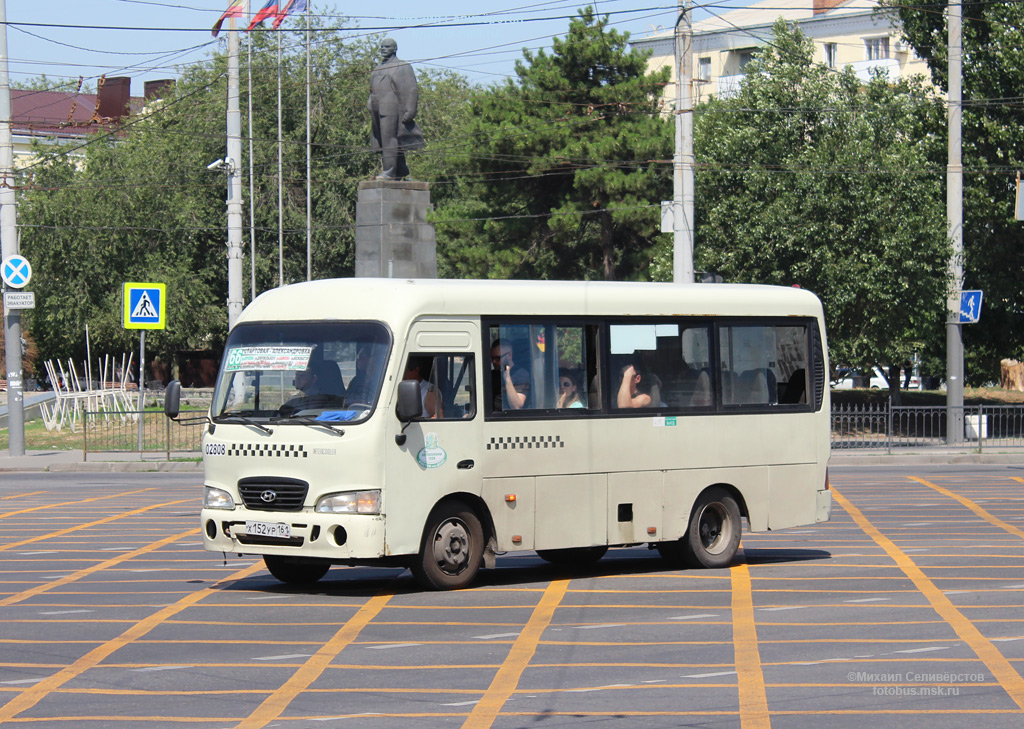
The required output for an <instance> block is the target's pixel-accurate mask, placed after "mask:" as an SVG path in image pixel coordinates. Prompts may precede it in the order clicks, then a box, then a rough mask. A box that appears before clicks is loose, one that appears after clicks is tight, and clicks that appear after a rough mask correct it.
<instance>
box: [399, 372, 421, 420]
mask: <svg viewBox="0 0 1024 729" xmlns="http://www.w3.org/2000/svg"><path fill="white" fill-rule="evenodd" d="M422 414H423V403H422V401H421V400H420V383H418V382H417V381H416V380H402V381H401V382H399V383H398V420H399V422H401V423H409V422H410V421H412V420H415V419H416V418H418V417H420V415H422Z"/></svg>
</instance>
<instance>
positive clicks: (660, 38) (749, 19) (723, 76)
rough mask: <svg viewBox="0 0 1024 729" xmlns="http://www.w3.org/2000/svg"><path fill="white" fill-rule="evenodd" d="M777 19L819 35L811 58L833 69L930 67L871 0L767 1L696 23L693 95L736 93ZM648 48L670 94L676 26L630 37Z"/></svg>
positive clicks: (899, 71) (861, 71)
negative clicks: (667, 76) (667, 78)
mask: <svg viewBox="0 0 1024 729" xmlns="http://www.w3.org/2000/svg"><path fill="white" fill-rule="evenodd" d="M779 18H784V19H785V20H786V21H788V22H789V23H795V24H796V25H797V26H798V27H799V28H800V31H801V32H802V33H803V34H804V35H805V36H807V37H808V38H810V39H811V40H812V41H813V42H814V59H815V60H816V61H817V62H819V63H822V64H824V65H826V66H828V67H829V68H834V69H836V70H839V69H842V68H844V67H846V66H850V67H852V68H853V71H854V73H856V74H857V76H858V77H859V78H862V79H863V80H864V81H867V80H868V79H869V78H870V74H871V72H872V70H874V69H879V68H880V69H883V70H884V71H885V72H886V73H887V74H888V76H889V78H890V79H892V80H897V79H899V78H902V77H906V76H913V75H918V74H920V75H923V76H925V77H927V76H928V67H927V65H926V64H925V62H924V61H923V60H921V59H920V58H918V57H917V56H916V55H914V52H913V50H912V49H911V48H909V47H908V46H907V45H906V44H904V43H903V42H902V41H900V34H899V29H898V26H897V25H896V24H897V23H898V20H897V19H896V18H895V17H894V16H892V15H889V14H885V13H882V12H880V11H879V6H878V3H877V2H875V1H874V0H762V1H761V2H757V3H753V4H751V5H749V6H748V7H745V8H737V9H735V10H728V11H726V12H721V13H716V14H715V15H713V16H712V17H710V18H705V19H703V20H698V21H697V22H694V23H693V26H692V27H693V43H692V49H693V81H694V82H693V98H694V101H695V103H700V102H701V101H706V100H707V99H708V97H709V96H711V95H714V96H716V97H718V98H723V97H728V96H730V95H732V94H735V93H736V91H737V90H738V88H739V83H740V80H741V79H742V78H743V68H744V66H746V65H747V63H749V62H750V60H751V58H753V56H754V54H756V53H757V52H758V50H760V49H761V48H763V47H765V46H766V45H769V44H770V43H771V41H772V26H773V25H774V24H775V21H777V20H778V19H779ZM630 45H632V46H633V47H635V48H642V49H650V50H652V51H653V55H652V56H651V58H650V60H649V61H648V63H649V66H650V67H651V68H652V69H656V68H662V67H664V66H669V67H671V68H672V79H671V83H670V85H669V86H668V87H666V97H668V98H669V99H673V98H674V97H675V76H676V69H675V60H674V59H675V39H674V31H673V30H672V29H668V30H663V31H656V32H654V33H652V34H651V35H648V36H646V37H643V38H635V39H632V40H631V41H630Z"/></svg>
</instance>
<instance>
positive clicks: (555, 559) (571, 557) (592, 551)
mask: <svg viewBox="0 0 1024 729" xmlns="http://www.w3.org/2000/svg"><path fill="white" fill-rule="evenodd" d="M607 551H608V546H607V545H604V544H602V545H599V546H596V547H569V548H567V549H538V550H537V556H538V557H540V558H541V559H542V560H544V561H545V562H550V563H551V564H557V565H559V566H565V567H589V566H590V565H592V564H594V563H595V562H597V561H598V560H600V559H601V557H603V556H604V555H605V552H607Z"/></svg>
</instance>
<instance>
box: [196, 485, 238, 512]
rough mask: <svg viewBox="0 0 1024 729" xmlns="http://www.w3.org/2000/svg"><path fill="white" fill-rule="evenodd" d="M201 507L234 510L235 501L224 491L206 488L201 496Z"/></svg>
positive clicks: (210, 487) (211, 487)
mask: <svg viewBox="0 0 1024 729" xmlns="http://www.w3.org/2000/svg"><path fill="white" fill-rule="evenodd" d="M203 506H204V507H205V508H207V509H234V508H235V500H234V499H233V498H231V494H229V493H228V492H227V491H225V490H224V489H215V488H214V487H213V486H207V487H206V492H205V493H204V494H203Z"/></svg>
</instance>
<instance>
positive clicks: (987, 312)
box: [885, 0, 1024, 384]
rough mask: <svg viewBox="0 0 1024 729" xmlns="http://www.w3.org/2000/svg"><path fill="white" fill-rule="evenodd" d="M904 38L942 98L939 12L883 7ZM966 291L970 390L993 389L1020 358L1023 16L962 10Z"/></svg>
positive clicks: (903, 0) (994, 9) (981, 6)
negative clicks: (970, 303)
mask: <svg viewBox="0 0 1024 729" xmlns="http://www.w3.org/2000/svg"><path fill="white" fill-rule="evenodd" d="M885 4H886V5H888V6H890V7H891V8H892V12H894V13H895V14H896V15H897V16H898V18H899V20H900V23H901V24H902V27H903V35H904V37H905V38H906V39H907V40H908V42H909V43H910V44H911V46H913V48H914V50H915V52H916V53H917V55H918V56H919V57H921V58H923V59H925V60H926V61H927V62H928V66H929V68H930V69H931V74H932V80H933V82H934V83H935V85H936V86H938V87H939V88H941V89H943V90H946V89H948V77H947V76H948V66H947V63H948V49H947V44H946V41H947V32H946V21H945V12H944V11H945V8H946V5H945V3H928V4H923V5H922V4H919V3H912V2H908V1H907V0H887V2H885ZM962 12H963V19H964V21H963V77H962V87H963V101H964V106H963V165H964V176H963V184H964V211H963V220H964V224H963V240H964V259H963V266H964V288H969V289H975V288H977V289H983V290H984V292H985V303H984V311H983V313H982V318H981V321H980V322H979V323H978V324H974V325H971V326H965V327H963V334H964V353H965V357H964V359H965V372H966V379H967V381H968V382H969V383H971V384H982V383H984V382H987V381H998V380H999V360H1000V359H1002V358H1004V357H1014V358H1018V359H1020V358H1024V307H1022V305H1021V302H1022V301H1024V279H1022V277H1021V276H1020V271H1021V269H1022V268H1024V247H1022V246H1021V244H1020V241H1021V225H1022V223H1021V222H1019V221H1017V220H1015V219H1014V211H1013V201H1014V184H1015V179H1016V173H1017V171H1018V170H1020V169H1021V168H1022V166H1024V107H1022V106H1021V104H1020V95H1021V91H1020V90H1021V88H1022V87H1024V56H1022V55H1021V52H1020V49H1021V47H1022V44H1024V6H1022V5H1021V4H1019V3H988V2H967V3H964V4H963V7H962Z"/></svg>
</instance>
